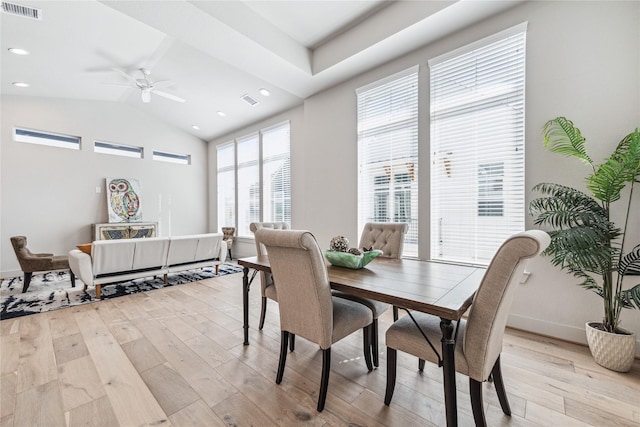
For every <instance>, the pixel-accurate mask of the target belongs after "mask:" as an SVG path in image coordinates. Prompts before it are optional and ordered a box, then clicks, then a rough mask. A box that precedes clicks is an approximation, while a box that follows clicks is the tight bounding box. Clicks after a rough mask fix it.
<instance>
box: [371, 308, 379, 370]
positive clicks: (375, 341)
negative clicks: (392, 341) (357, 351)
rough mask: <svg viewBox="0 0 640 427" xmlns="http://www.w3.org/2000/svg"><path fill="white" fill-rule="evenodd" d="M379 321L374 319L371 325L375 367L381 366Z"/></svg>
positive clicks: (372, 352)
mask: <svg viewBox="0 0 640 427" xmlns="http://www.w3.org/2000/svg"><path fill="white" fill-rule="evenodd" d="M378 353H379V352H378V319H373V323H372V324H371V354H372V355H373V366H375V367H376V368H377V367H378V366H379V354H378Z"/></svg>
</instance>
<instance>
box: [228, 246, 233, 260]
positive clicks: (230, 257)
mask: <svg viewBox="0 0 640 427" xmlns="http://www.w3.org/2000/svg"><path fill="white" fill-rule="evenodd" d="M229 259H230V260H233V257H232V256H231V248H229Z"/></svg>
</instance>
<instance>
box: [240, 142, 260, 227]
mask: <svg viewBox="0 0 640 427" xmlns="http://www.w3.org/2000/svg"><path fill="white" fill-rule="evenodd" d="M236 143H237V148H238V165H237V169H238V195H237V197H238V218H237V221H238V232H237V235H238V236H245V237H247V236H251V230H250V229H249V225H250V224H251V223H252V222H258V221H260V162H259V159H260V138H259V136H258V134H257V133H256V134H253V135H249V136H246V137H244V138H240V139H238V140H237V142H236Z"/></svg>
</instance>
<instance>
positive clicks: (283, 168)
mask: <svg viewBox="0 0 640 427" xmlns="http://www.w3.org/2000/svg"><path fill="white" fill-rule="evenodd" d="M289 141H290V129H289V122H286V123H282V124H279V125H276V126H273V127H271V128H268V129H265V130H263V131H262V201H263V207H262V212H263V221H269V222H273V221H278V222H281V221H282V222H286V223H288V224H291V161H290V155H289V153H290V142H289Z"/></svg>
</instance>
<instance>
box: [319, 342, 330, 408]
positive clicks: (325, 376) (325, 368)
mask: <svg viewBox="0 0 640 427" xmlns="http://www.w3.org/2000/svg"><path fill="white" fill-rule="evenodd" d="M330 372H331V347H329V348H328V349H326V350H322V378H321V379H320V394H319V395H318V412H322V410H323V409H324V402H325V401H326V400H327V388H328V387H329V373H330Z"/></svg>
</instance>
